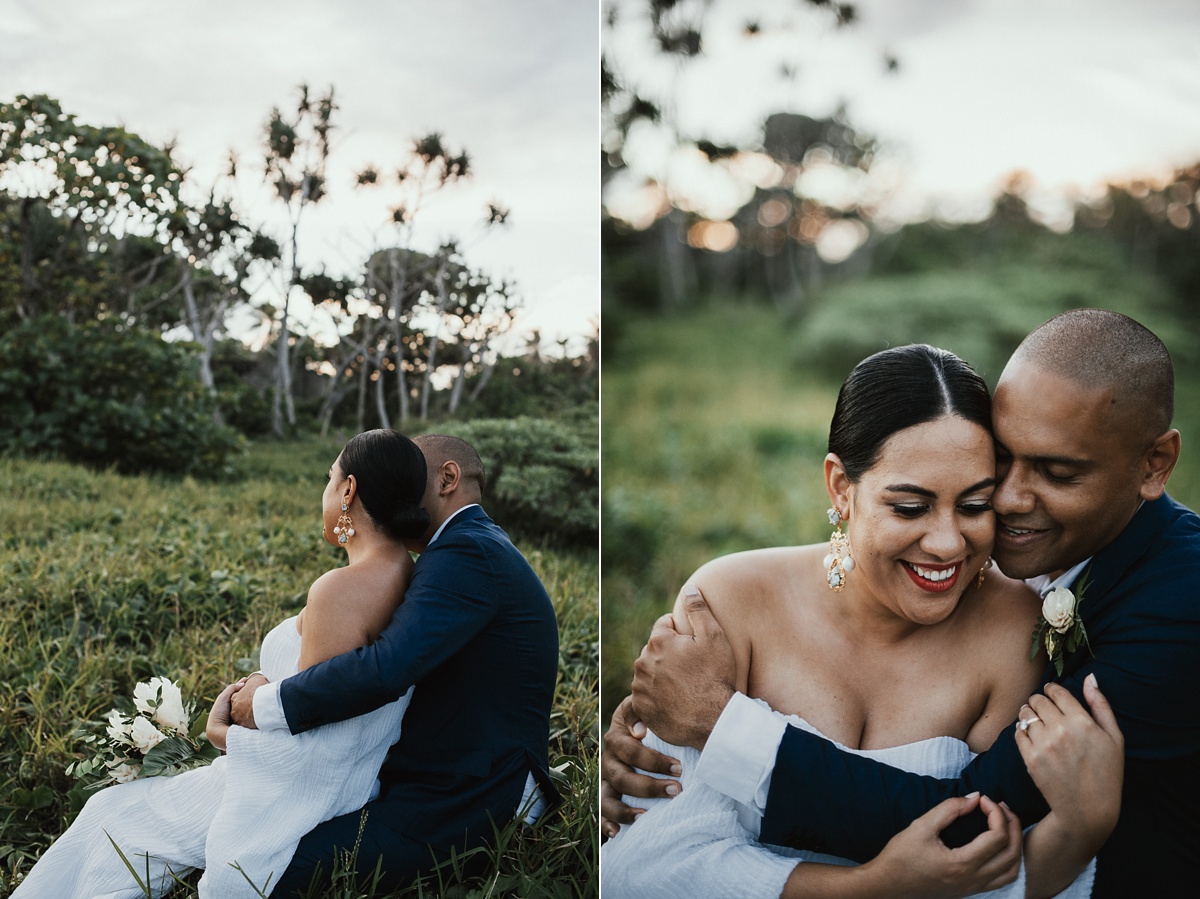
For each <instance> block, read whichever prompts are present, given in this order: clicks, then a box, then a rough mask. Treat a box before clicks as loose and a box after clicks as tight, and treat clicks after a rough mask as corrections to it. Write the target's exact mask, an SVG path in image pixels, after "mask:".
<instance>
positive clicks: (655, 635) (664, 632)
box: [649, 612, 679, 643]
mask: <svg viewBox="0 0 1200 899" xmlns="http://www.w3.org/2000/svg"><path fill="white" fill-rule="evenodd" d="M678 633H679V631H677V630H676V629H675V619H673V618H672V617H671V613H670V612H668V613H667V614H665V615H660V616H658V619H657V620H656V621H655V622H654V627H652V628H650V640H649V642H651V643H653V642H654V641H655V640H664V639H666V638H668V637H673V636H675V635H676V634H678Z"/></svg>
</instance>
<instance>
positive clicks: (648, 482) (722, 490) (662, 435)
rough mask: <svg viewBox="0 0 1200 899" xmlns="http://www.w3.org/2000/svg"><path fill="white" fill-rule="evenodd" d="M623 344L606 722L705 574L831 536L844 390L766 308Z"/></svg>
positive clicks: (605, 565) (644, 331) (612, 498)
mask: <svg viewBox="0 0 1200 899" xmlns="http://www.w3.org/2000/svg"><path fill="white" fill-rule="evenodd" d="M1033 324H1037V322H1036V321H1034V322H1033ZM845 326H846V327H854V322H851V321H847V322H845ZM1031 326H1032V325H1031ZM623 334H624V335H625V336H624V337H623V340H622V342H621V344H620V347H619V351H618V353H617V354H616V355H615V357H614V358H611V359H610V360H609V361H607V362H606V363H605V366H604V371H603V381H602V391H603V397H604V402H603V406H602V419H601V434H602V443H601V446H602V470H603V492H602V496H601V510H602V512H601V522H602V540H601V558H602V565H601V567H602V572H603V575H602V591H603V596H604V602H603V604H602V609H601V618H602V632H603V635H604V645H603V650H602V654H603V664H602V666H601V672H602V685H601V697H602V698H601V708H602V713H603V716H604V717H605V719H607V717H608V715H609V714H610V713H611V710H612V708H613V707H614V706H615V705H616V704H617V702H619V701H620V699H621V698H622V697H623V696H625V694H626V693H627V692H628V690H629V679H630V675H631V672H632V663H633V660H634V659H635V658H636V657H637V654H638V652H639V651H640V650H641V647H642V645H643V644H644V643H645V640H646V636H647V635H648V634H649V631H650V627H651V626H652V624H653V623H654V620H655V619H656V618H657V617H658V616H659V615H661V614H662V613H663V612H665V611H668V610H669V609H670V607H671V603H672V602H673V600H674V598H675V595H676V593H677V592H678V590H679V588H680V587H681V586H682V585H683V583H684V580H685V579H686V578H687V577H688V575H690V574H691V573H692V572H693V571H694V570H695V569H696V568H697V567H698V566H700V565H701V564H703V563H704V562H705V561H707V560H709V559H711V558H714V557H716V556H719V555H723V554H726V553H730V552H736V551H738V550H745V549H753V548H756V547H764V546H777V545H784V544H799V543H810V542H816V541H821V540H827V539H828V537H829V528H828V523H827V521H826V519H825V509H826V508H827V507H828V498H827V497H826V495H825V490H824V482H823V472H822V465H823V460H824V458H825V446H826V441H827V438H828V431H829V419H830V417H831V416H832V414H833V407H834V403H835V401H836V398H837V389H838V386H839V384H838V383H834V382H831V381H829V380H828V379H826V378H823V377H822V376H820V375H818V374H816V373H814V372H813V370H812V368H811V367H810V366H809V365H808V363H807V361H806V359H804V358H800V359H797V358H796V355H795V348H796V345H797V341H796V331H795V327H794V326H790V325H788V324H787V323H786V322H784V321H783V320H782V319H781V318H780V316H778V315H777V314H776V313H774V312H773V311H772V310H769V309H765V308H761V307H754V306H750V305H739V306H737V307H730V306H713V307H710V308H708V309H706V310H703V311H693V312H689V313H688V314H687V315H686V316H673V317H661V318H640V319H637V320H636V322H635V323H632V324H631V323H626V326H625V327H624V329H623ZM968 361H970V360H969V359H968ZM1178 374H1179V384H1178V390H1177V402H1176V406H1177V414H1176V427H1178V428H1179V429H1180V430H1181V431H1182V433H1183V441H1184V452H1183V457H1182V459H1181V461H1180V464H1179V466H1178V468H1177V469H1176V471H1175V474H1174V475H1173V476H1172V479H1171V485H1170V487H1171V493H1172V495H1173V496H1175V497H1176V498H1177V499H1179V500H1180V501H1182V502H1184V503H1187V504H1188V505H1190V506H1192V507H1193V508H1197V502H1198V501H1200V450H1198V449H1196V448H1195V446H1194V445H1193V444H1192V443H1191V441H1192V440H1195V439H1197V438H1200V373H1197V372H1194V371H1189V370H1180V371H1179V372H1178ZM605 723H606V724H607V720H606V722H605Z"/></svg>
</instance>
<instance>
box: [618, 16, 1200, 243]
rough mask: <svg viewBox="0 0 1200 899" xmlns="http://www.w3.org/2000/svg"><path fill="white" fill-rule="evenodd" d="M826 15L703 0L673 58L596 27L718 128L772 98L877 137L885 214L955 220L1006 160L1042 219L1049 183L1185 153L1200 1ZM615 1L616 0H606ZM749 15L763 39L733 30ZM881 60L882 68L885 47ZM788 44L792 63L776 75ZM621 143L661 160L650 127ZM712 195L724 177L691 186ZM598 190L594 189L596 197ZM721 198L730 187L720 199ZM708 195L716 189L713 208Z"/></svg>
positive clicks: (1075, 185)
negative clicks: (689, 48)
mask: <svg viewBox="0 0 1200 899" xmlns="http://www.w3.org/2000/svg"><path fill="white" fill-rule="evenodd" d="M854 5H855V6H856V7H857V12H858V21H857V22H856V24H854V25H853V26H851V27H849V28H844V29H836V28H834V27H832V26H831V25H830V24H829V23H828V20H827V18H823V17H821V16H820V15H819V14H813V15H808V16H807V17H805V18H803V19H802V20H797V22H799V24H796V23H793V25H792V26H790V27H784V28H782V29H780V28H774V29H768V28H767V27H766V26H768V25H771V24H776V25H778V24H779V23H781V22H782V21H783V17H782V16H781V14H780V10H781V9H783V8H785V7H788V8H792V9H794V8H795V7H796V4H795V3H793V2H790V0H787V2H785V0H778V2H772V0H738V2H737V3H736V4H730V3H725V2H723V0H716V2H714V4H713V5H712V11H711V13H710V16H711V19H712V22H711V24H712V25H714V26H717V27H714V28H713V29H712V31H711V33H709V34H708V35H706V43H705V55H706V57H708V61H706V62H704V63H703V64H698V65H695V66H689V67H688V68H687V70H686V71H680V72H679V73H675V72H674V70H673V69H672V67H671V66H663V65H661V64H658V65H657V67H656V65H655V64H654V63H653V62H652V61H651V57H652V55H653V54H648V53H645V52H644V50H643V49H642V47H643V45H642V44H640V43H639V41H638V40H636V37H635V36H636V34H637V33H638V32H639V28H638V27H637V21H636V19H637V17H636V15H633V14H630V15H629V16H628V17H627V18H626V19H624V20H623V21H620V23H619V24H618V26H617V27H616V28H614V29H613V30H612V31H608V30H606V32H605V36H604V38H603V40H604V43H605V46H606V51H611V52H613V53H615V54H616V55H617V59H618V61H619V63H620V64H621V65H623V66H625V70H626V71H629V72H632V73H634V75H635V76H636V77H638V78H647V77H649V78H651V79H653V80H656V81H657V82H659V83H662V84H666V83H672V81H671V79H675V80H674V82H673V83H674V84H676V86H677V90H676V91H675V93H674V96H675V102H676V103H677V106H676V113H677V118H678V121H679V122H680V123H681V125H682V127H683V128H684V130H699V131H704V132H707V133H708V134H709V136H710V137H711V138H712V139H714V140H717V141H718V142H720V141H721V140H728V141H731V142H732V141H744V140H750V141H753V140H755V139H756V136H757V135H758V134H759V133H760V132H759V126H760V124H761V122H762V120H763V119H764V117H765V116H766V115H767V114H768V113H770V112H773V111H801V112H805V113H808V114H810V115H818V116H822V115H828V114H830V113H831V112H832V111H833V110H834V109H836V108H837V106H838V105H839V104H842V103H844V104H845V106H846V109H847V111H848V114H849V118H850V121H851V123H852V124H853V125H854V126H855V127H857V128H859V129H860V130H862V131H865V132H867V133H869V134H872V135H873V136H875V137H876V138H877V139H879V140H880V141H881V144H882V146H883V150H884V152H883V154H882V155H881V158H880V162H879V163H878V164H877V171H876V172H875V175H874V176H873V189H874V190H876V191H880V192H882V193H884V194H886V202H885V204H884V205H885V208H886V209H887V211H888V214H889V215H890V216H891V217H893V218H895V219H897V220H909V219H914V218H922V217H926V216H928V215H929V214H931V213H933V214H937V215H939V216H942V217H945V218H950V219H959V220H969V219H971V218H978V217H981V216H982V215H985V214H986V212H987V210H988V207H989V204H988V199H989V198H990V197H991V196H992V195H994V193H995V192H996V191H997V189H998V188H999V187H1000V186H1001V185H1003V184H1004V183H1005V181H1006V179H1007V177H1008V176H1009V175H1010V174H1011V173H1013V172H1015V171H1018V170H1020V171H1024V172H1027V173H1028V174H1029V175H1031V176H1032V179H1033V182H1032V183H1033V188H1032V192H1033V200H1034V203H1035V204H1037V205H1038V206H1039V207H1040V208H1041V211H1042V213H1043V214H1044V215H1045V216H1046V217H1047V218H1048V219H1051V220H1053V219H1054V218H1055V217H1056V216H1061V214H1062V212H1063V209H1064V208H1065V204H1064V203H1063V202H1062V200H1061V198H1062V197H1066V196H1076V197H1083V196H1088V195H1093V194H1095V193H1096V192H1097V191H1098V189H1099V188H1100V187H1101V186H1102V185H1103V183H1104V182H1105V181H1109V180H1123V179H1127V178H1133V177H1154V176H1156V175H1160V174H1162V173H1163V172H1164V171H1167V170H1169V169H1170V168H1171V167H1173V166H1182V165H1186V164H1190V163H1193V162H1196V161H1200V4H1198V3H1195V2H1194V0H1139V2H1138V3H1130V2H1127V0H1053V2H1046V0H954V2H943V0H858V2H855V3H854ZM618 6H619V7H622V8H624V7H626V6H627V4H625V3H624V2H623V0H620V2H619V3H618ZM752 18H753V19H756V20H757V21H759V22H760V23H761V24H762V25H763V26H764V28H763V33H764V34H768V33H769V34H770V35H771V36H769V37H763V38H757V39H753V40H746V39H745V38H744V37H743V36H742V35H741V32H742V30H743V25H744V23H745V22H746V21H747V20H749V19H752ZM888 54H890V55H892V56H894V57H895V58H896V59H897V61H898V63H899V66H898V69H897V70H896V71H895V72H893V73H889V72H887V70H886V67H885V65H884V59H885V55H888ZM784 58H786V59H788V60H789V61H790V62H791V63H792V65H793V66H794V68H795V77H794V78H792V79H790V80H789V79H785V78H782V77H780V76H779V74H778V72H779V62H780V60H781V59H784ZM641 138H642V140H641V143H640V144H639V145H638V146H637V147H636V148H635V147H630V150H631V155H633V156H635V157H637V163H636V165H635V168H636V167H642V168H641V170H642V171H643V172H648V173H652V174H661V173H662V171H663V170H664V168H665V167H667V166H673V167H674V169H675V170H674V175H675V176H676V177H678V178H682V179H684V180H685V181H686V179H688V178H689V177H690V178H693V179H695V180H696V181H697V183H699V182H700V181H701V180H702V178H701V176H700V175H699V174H698V173H697V172H695V171H690V170H689V166H691V168H692V169H695V168H697V166H695V164H694V163H689V162H688V161H687V160H680V159H679V158H678V157H674V158H669V157H670V151H669V149H668V147H667V146H666V144H667V143H668V142H666V141H664V140H663V139H662V138H661V137H657V138H656V137H654V136H653V135H648V134H646V135H642V136H641ZM707 186H708V187H709V188H710V189H711V191H712V193H713V196H714V198H718V197H720V196H722V191H723V189H724V190H726V192H728V186H727V185H722V184H720V183H710V184H708V185H707ZM608 198H609V195H608V194H606V200H607V199H608ZM726 199H727V202H726V204H725V205H726V206H727V205H728V202H732V197H727V198H726ZM720 208H721V203H719V202H717V203H715V209H714V211H719V209H720Z"/></svg>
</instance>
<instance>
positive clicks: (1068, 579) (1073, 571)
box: [1025, 556, 1092, 597]
mask: <svg viewBox="0 0 1200 899" xmlns="http://www.w3.org/2000/svg"><path fill="white" fill-rule="evenodd" d="M1091 561H1092V557H1091V556H1088V557H1087V558H1086V559H1084V560H1083V561H1082V562H1080V563H1079V564H1078V565H1075V566H1073V567H1071V568H1068V569H1067V570H1066V571H1064V572H1063V573H1062V574H1060V575H1059V576H1058V577H1056V578H1055V579H1054V580H1051V579H1050V575H1048V574H1039V575H1037V576H1035V577H1030V578H1026V579H1025V583H1027V584H1028V585H1029V586H1030V587H1032V588H1033V589H1034V590H1036V591H1037V592H1038V594H1039V595H1040V596H1043V597H1044V596H1045V595H1046V594H1047V593H1049V592H1050V591H1051V590H1053V589H1055V588H1056V587H1067V586H1069V585H1070V584H1073V583H1074V582H1075V578H1077V577H1079V575H1080V573H1081V572H1082V571H1083V569H1085V568H1086V567H1087V566H1088V563H1089V562H1091Z"/></svg>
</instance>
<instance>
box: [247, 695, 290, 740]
mask: <svg viewBox="0 0 1200 899" xmlns="http://www.w3.org/2000/svg"><path fill="white" fill-rule="evenodd" d="M254 726H255V727H257V728H258V729H259V730H290V728H289V727H288V723H287V718H286V717H284V714H283V699H282V698H281V697H280V695H279V684H277V683H265V684H263V685H262V686H261V687H259V688H258V689H257V690H255V691H254Z"/></svg>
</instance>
